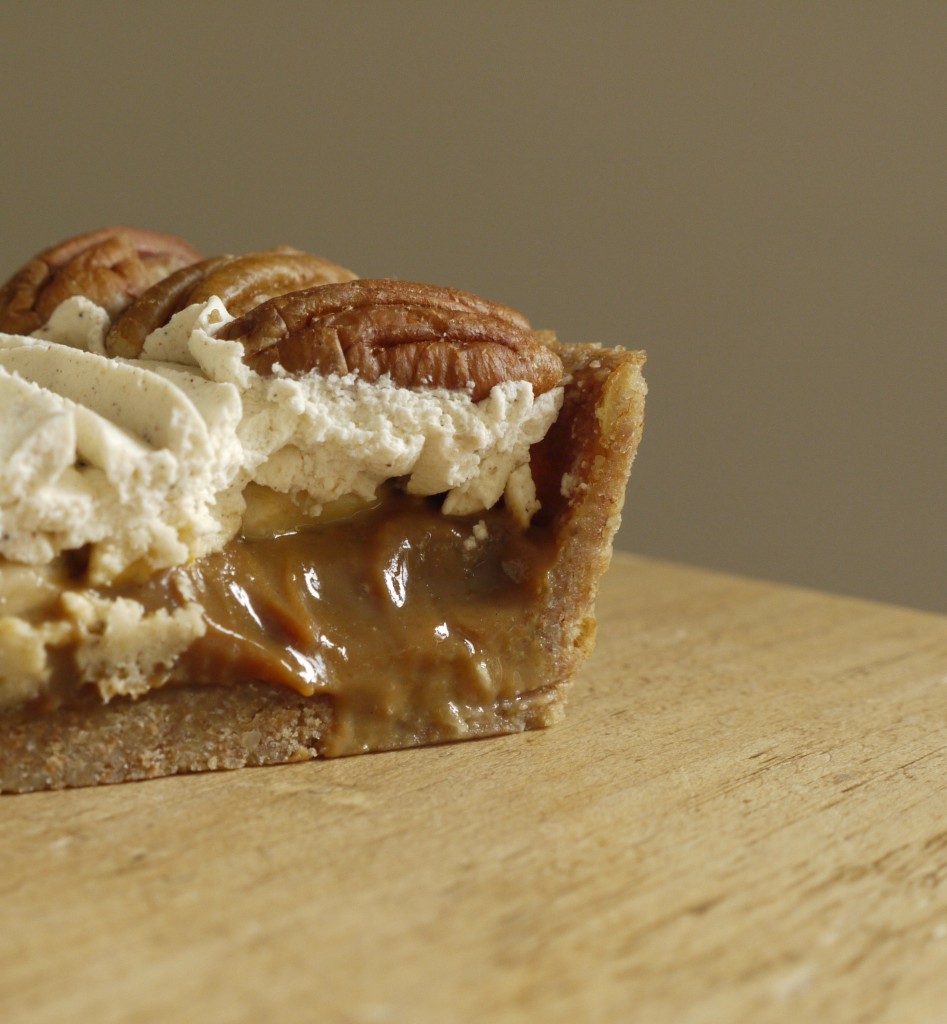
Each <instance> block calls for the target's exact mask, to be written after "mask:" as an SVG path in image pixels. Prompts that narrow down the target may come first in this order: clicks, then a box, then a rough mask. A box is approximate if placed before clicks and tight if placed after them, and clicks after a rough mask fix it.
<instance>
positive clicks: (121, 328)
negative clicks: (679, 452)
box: [0, 236, 645, 792]
mask: <svg viewBox="0 0 947 1024" xmlns="http://www.w3.org/2000/svg"><path fill="white" fill-rule="evenodd" d="M90 237H91V236H90ZM292 252H295V251H294V250H276V251H274V253H273V254H269V255H267V254H262V257H261V259H262V265H263V269H262V270H261V259H258V258H257V257H260V256H261V254H256V256H255V257H254V258H253V259H248V258H240V259H241V260H242V261H243V262H242V263H240V261H239V260H237V261H234V262H237V263H238V264H239V265H238V266H237V267H235V268H233V274H232V275H231V276H230V278H229V279H228V277H227V274H226V273H224V274H223V275H221V270H220V267H221V264H220V262H219V259H223V258H219V259H218V260H210V261H200V262H195V261H196V260H197V254H196V253H195V254H194V261H192V264H191V265H190V268H189V267H188V266H185V267H183V268H180V267H179V268H177V269H176V270H174V271H172V272H171V273H170V275H169V276H167V277H165V278H163V279H161V280H159V281H158V282H157V283H153V284H152V285H151V287H150V288H149V289H146V290H144V291H143V292H139V294H138V295H137V296H131V297H129V298H127V299H125V300H124V302H123V303H121V302H112V304H111V307H112V308H111V309H109V308H107V307H108V304H107V303H106V302H105V301H103V297H102V296H101V294H96V295H95V296H94V299H95V304H94V305H93V304H92V303H91V302H89V301H88V299H86V298H83V297H82V295H81V293H80V292H79V290H78V289H76V290H73V291H72V297H71V298H70V299H68V300H67V301H66V302H65V303H63V305H62V306H61V307H59V308H57V309H56V310H54V311H53V312H52V313H51V314H50V316H49V319H48V321H47V322H46V323H45V325H44V326H42V327H41V328H40V330H38V331H37V332H36V333H37V335H39V336H38V337H32V338H26V337H24V336H22V335H17V334H15V333H11V334H8V335H6V336H3V335H0V393H3V404H2V405H0V410H5V412H0V416H4V417H5V420H6V421H5V422H2V421H0V460H3V461H0V479H2V481H3V482H4V484H5V486H4V488H3V490H2V491H0V493H2V494H3V495H4V497H3V498H0V528H2V529H0V537H2V539H0V554H2V559H0V656H2V667H0V790H2V791H15V792H28V791H32V790H37V789H43V788H51V787H53V788H54V787H63V786H83V785H93V784H98V783H106V782H120V781H125V780H131V779H142V778H149V777H155V776H161V775H169V774H175V773H180V772H196V771H205V770H213V769H223V768H237V767H242V766H244V765H262V764H277V763H282V762H287V761H298V760H304V759H308V758H312V757H319V756H339V755H347V754H354V753H359V752H365V751H375V750H391V749H396V748H404V747H412V746H420V745H424V744H430V743H440V742H448V741H455V740H460V739H468V738H474V737H484V736H491V735H498V734H502V733H511V732H519V731H523V730H525V729H533V728H540V727H545V726H548V725H551V724H553V723H555V722H556V721H558V720H559V719H560V718H561V717H562V715H563V707H564V702H565V699H566V694H567V691H568V689H569V687H570V685H571V682H572V680H573V678H574V676H575V674H576V671H577V669H578V668H579V666H580V665H581V663H582V662H583V660H584V659H585V657H586V656H587V655H588V654H589V652H590V651H591V649H592V645H593V643H594V636H595V620H594V602H595V596H596V592H597V588H598V583H599V580H600V578H601V576H602V574H603V572H604V571H605V569H606V568H607V565H608V562H609V559H610V556H611V548H612V539H613V537H614V533H615V531H616V529H617V527H618V524H619V521H620V514H621V508H622V504H623V500H624V493H625V486H626V483H627V480H628V475H629V472H630V469H631V464H632V460H633V459H634V455H635V450H636V448H637V444H638V441H639V438H640V435H641V429H642V423H643V411H644V396H645V385H644V380H643V377H642V374H641V367H642V364H643V362H644V356H643V354H642V353H640V352H630V351H625V350H623V349H614V348H602V347H600V346H597V345H567V344H561V343H559V342H557V341H556V340H555V339H554V338H553V337H552V336H551V335H550V334H548V333H544V332H533V331H532V330H531V329H530V328H529V325H528V324H527V323H526V321H525V320H524V319H523V318H522V317H521V316H520V315H519V314H517V313H515V312H514V311H512V310H508V309H506V308H505V307H502V306H497V305H496V304H493V303H488V302H486V301H485V300H482V299H478V298H476V297H474V296H470V295H467V294H466V293H462V292H456V291H452V290H450V289H440V288H434V287H433V286H428V285H415V284H411V283H407V282H400V281H398V282H396V281H363V280H361V279H356V278H354V275H352V274H351V272H349V271H345V270H343V269H342V268H335V265H334V264H328V263H327V262H326V261H322V260H316V258H315V257H311V258H309V259H311V260H312V261H313V262H312V264H311V265H308V264H307V267H306V268H305V269H304V270H303V271H300V270H299V268H298V266H297V263H298V261H293V260H290V261H289V262H291V263H293V267H292V268H291V270H289V271H287V269H286V266H287V259H286V256H287V253H292ZM230 259H233V258H230ZM268 263H269V264H271V270H272V272H270V271H268V270H267V269H266V266H267V264H268ZM277 265H279V267H278V269H273V268H274V267H276V266H277ZM248 267H249V268H250V269H248ZM327 268H329V269H328V270H327ZM333 268H334V269H333ZM68 269H69V268H68V263H66V270H65V272H66V273H67V274H68ZM60 273H63V271H62V270H60ZM307 274H311V275H312V278H308V277H307V276H306V275H307ZM212 275H216V278H214V279H213V280H212V281H211V285H210V286H209V287H210V288H211V289H212V290H211V291H209V292H208V291H207V289H205V290H204V292H201V291H200V289H201V288H202V287H203V283H204V282H205V281H206V280H207V279H208V278H209V277H211V276H212ZM248 276H252V287H251V286H250V285H247V278H248ZM172 279H173V280H172ZM182 282H183V283H182ZM244 285H245V287H243V286H244ZM221 292H226V293H227V295H228V296H230V305H229V306H228V304H227V303H226V302H224V301H221V297H220V293H221ZM3 294H4V293H3V292H0V331H2V330H6V331H10V325H9V324H8V323H7V322H6V321H5V319H4V317H5V310H4V307H3V301H2V297H3ZM238 295H239V296H244V297H243V298H240V299H238V298H237V296H238ZM247 295H250V298H249V299H247V298H245V296H247ZM195 296H196V298H194V297H195ZM192 298H193V299H194V301H191V300H192ZM240 303H242V305H239V304H240ZM28 305H29V302H28V300H24V299H23V296H22V294H20V297H19V299H18V310H17V315H18V316H20V317H22V316H23V309H24V307H28ZM238 305H239V308H234V309H231V308H230V306H234V307H237V306H238ZM116 307H119V308H116ZM103 309H104V310H105V312H102V310H103ZM97 310H98V312H96V311H97ZM80 313H81V314H82V316H81V317H80V316H79V314H80ZM90 324H91V325H92V327H90V326H89V325H90ZM77 325H80V326H77ZM110 339H111V340H110ZM113 352H122V353H123V354H122V355H113V354H112V353H113ZM105 375H109V376H108V380H109V382H110V383H109V384H108V385H105V384H103V383H102V381H103V380H105V379H106V378H105ZM112 377H114V378H115V379H116V381H117V383H111V382H112ZM90 382H91V383H90ZM117 395H118V396H121V399H122V400H121V403H120V406H121V407H120V408H119V407H118V406H119V403H118V402H117V400H116V396H117ZM14 409H16V414H15V415H14V414H13V412H12V410H14ZM327 410H329V411H328V412H327ZM70 417H71V419H70ZM187 417H190V418H191V419H190V420H188V419H187ZM187 423H191V426H190V427H188V426H187ZM18 424H19V425H18ZM24 424H27V425H28V426H29V429H28V430H27V428H26V426H24ZM70 430H71V431H72V433H71V434H70V433H69V432H70ZM399 431H400V433H399ZM47 436H48V438H49V439H50V440H49V442H48V443H45V442H44V438H46V437H47ZM63 438H65V439H66V441H70V439H71V441H70V443H71V448H70V445H69V444H65V443H63ZM64 451H65V453H66V454H65V455H63V454H62V453H63V452H64ZM24 467H25V468H24ZM201 488H203V490H201ZM208 494H209V495H210V497H209V498H208V497H207V495H208ZM156 495H158V496H159V497H161V501H160V502H159V501H158V500H157V498H156ZM200 495H203V497H200ZM156 509H157V511H156ZM89 510H92V512H93V513H94V515H91V514H90V513H89ZM149 517H150V518H149Z"/></svg>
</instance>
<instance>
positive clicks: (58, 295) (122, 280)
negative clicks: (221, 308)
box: [0, 227, 200, 334]
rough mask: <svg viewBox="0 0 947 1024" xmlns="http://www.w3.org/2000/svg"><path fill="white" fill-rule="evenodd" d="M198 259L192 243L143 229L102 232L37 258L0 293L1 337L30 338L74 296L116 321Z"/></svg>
mask: <svg viewBox="0 0 947 1024" xmlns="http://www.w3.org/2000/svg"><path fill="white" fill-rule="evenodd" d="M198 259H200V254H199V253H198V251H197V250H196V249H195V248H194V247H193V246H192V245H191V244H190V242H186V241H184V240H183V239H181V238H176V237H175V236H173V235H162V234H158V233H157V232H154V231H143V230H141V229H139V228H129V227H110V228H102V229H101V230H99V231H92V232H89V233H87V234H83V235H77V236H76V237H74V238H69V239H66V240H65V241H64V242H60V243H59V244H58V245H55V246H51V247H50V248H48V249H45V250H43V252H41V253H38V254H37V255H36V256H34V257H33V258H32V259H31V260H30V261H29V262H28V263H27V264H26V265H25V266H23V267H22V268H21V269H20V270H18V271H17V272H16V273H15V274H14V275H13V276H12V277H11V278H10V279H9V280H8V281H7V282H6V283H5V284H4V285H3V286H2V287H0V331H3V332H6V333H10V334H30V333H31V332H33V331H35V330H37V329H38V328H40V327H42V326H43V325H44V324H45V323H46V322H47V321H48V320H49V317H50V316H51V315H52V313H53V311H54V310H55V309H56V307H57V306H58V305H59V304H60V303H61V302H64V301H65V300H66V299H68V298H71V297H72V296H74V295H84V296H85V297H86V298H88V299H90V300H91V301H92V302H95V303H96V304H97V305H99V306H102V307H103V308H104V309H105V310H106V311H107V312H108V314H109V316H110V317H112V318H113V319H114V318H115V317H116V316H118V314H119V313H120V312H121V311H122V310H123V309H125V307H126V306H127V305H128V304H129V303H130V302H131V301H132V300H133V299H135V298H136V297H137V296H138V295H140V294H141V293H142V292H144V291H146V290H147V289H148V288H149V287H150V286H151V285H152V284H154V283H155V282H156V281H160V280H161V279H162V278H164V277H165V276H167V275H168V274H169V273H172V272H173V271H175V270H177V269H178V268H179V267H183V266H186V265H188V264H190V263H193V262H194V261H195V260H198Z"/></svg>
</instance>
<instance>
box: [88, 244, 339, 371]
mask: <svg viewBox="0 0 947 1024" xmlns="http://www.w3.org/2000/svg"><path fill="white" fill-rule="evenodd" d="M354 277H355V274H353V273H352V271H351V270H346V269H345V268H344V267H340V266H338V265H337V264H335V263H331V262H330V261H329V260H326V259H323V258H322V257H321V256H313V255H311V254H310V253H307V252H302V251H300V250H299V249H293V248H290V247H289V246H283V247H280V248H277V249H272V250H269V251H267V252H256V253H249V254H247V255H245V256H216V257H214V258H212V259H209V260H204V261H203V262H202V263H197V264H194V265H193V266H190V267H186V268H183V269H182V270H180V271H178V272H177V273H175V274H172V275H171V276H170V277H168V278H166V279H165V280H163V281H159V282H158V283H157V284H155V285H153V286H152V287H151V288H150V289H149V290H148V291H146V292H145V293H144V294H142V295H141V296H139V298H138V299H137V300H136V301H135V302H133V303H132V304H131V305H130V306H129V307H128V308H127V309H126V310H125V312H124V313H123V314H122V316H121V317H120V318H119V319H118V320H117V321H116V322H115V323H114V324H113V325H112V328H111V330H110V331H109V333H108V335H107V336H106V338H105V351H106V352H107V353H108V354H109V355H113V356H124V357H125V358H129V359H131V358H134V357H135V356H137V355H139V354H140V352H141V350H142V347H143V346H144V343H145V338H147V336H148V335H149V334H150V333H151V332H152V331H154V330H156V329H157V328H159V327H163V326H164V325H165V324H166V323H167V322H168V321H169V320H170V319H171V317H172V316H173V315H174V314H175V313H178V312H180V311H181V310H182V309H184V308H186V307H187V306H190V305H193V304H194V303H197V302H207V301H208V300H209V299H210V298H211V297H213V296H215V295H216V296H217V297H218V298H220V299H221V301H222V302H223V303H224V305H225V306H226V307H227V310H228V312H230V313H231V314H232V315H233V316H241V315H242V314H244V313H246V312H247V311H248V310H250V309H252V308H254V307H255V306H258V305H259V304H260V303H261V302H264V301H266V300H267V299H271V298H274V297H276V296H278V295H283V294H285V293H286V292H292V291H297V290H299V289H300V288H308V287H312V286H313V285H318V284H326V283H330V282H337V281H338V282H341V281H349V280H352V279H353V278H354Z"/></svg>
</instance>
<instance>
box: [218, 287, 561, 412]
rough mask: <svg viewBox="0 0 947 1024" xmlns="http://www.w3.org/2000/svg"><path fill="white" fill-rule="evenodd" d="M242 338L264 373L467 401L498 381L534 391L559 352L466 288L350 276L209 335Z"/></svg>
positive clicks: (550, 378)
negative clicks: (346, 380) (390, 386)
mask: <svg viewBox="0 0 947 1024" xmlns="http://www.w3.org/2000/svg"><path fill="white" fill-rule="evenodd" d="M218 336H219V337H221V338H225V339H227V340H231V341H236V340H239V341H242V342H243V345H244V351H245V359H246V361H247V362H248V364H249V365H250V366H251V368H252V369H254V370H255V371H256V372H258V373H260V374H263V375H268V374H272V373H274V367H275V366H276V365H279V366H281V367H282V368H283V370H284V371H286V372H288V373H296V374H301V373H308V372H310V371H315V372H317V373H320V374H322V375H326V376H327V375H329V374H340V375H344V374H348V373H355V374H357V375H358V376H359V377H361V378H362V379H363V380H366V381H369V382H374V381H377V380H378V379H379V378H380V377H382V376H385V375H386V374H387V375H388V376H390V378H391V380H392V381H393V382H394V383H396V384H398V385H400V386H401V387H432V388H447V389H449V390H464V391H467V392H469V393H470V395H471V398H472V399H473V400H474V401H480V400H481V399H483V398H485V397H486V396H487V395H488V394H489V393H490V391H491V390H492V388H493V387H495V386H496V385H497V384H500V383H503V382H505V381H512V380H525V381H529V382H530V383H531V384H532V385H533V391H534V393H535V394H537V395H538V394H542V393H543V392H545V391H549V390H550V389H551V388H553V387H555V386H556V385H557V384H558V383H559V381H560V380H561V378H562V363H561V360H560V359H559V357H558V356H557V355H556V354H555V353H554V352H553V351H552V350H551V349H550V348H548V347H547V346H546V345H544V344H543V343H542V342H541V341H539V340H537V338H536V337H535V336H534V334H533V332H532V331H531V329H530V326H529V322H528V321H527V320H526V318H525V317H523V316H522V314H520V313H517V312H516V311H515V310H512V309H510V308H509V307H508V306H502V305H500V304H499V303H495V302H490V301H489V300H487V299H482V298H480V297H478V296H476V295H472V294H470V293H469V292H462V291H459V290H457V289H453V288H441V287H438V286H435V285H427V284H420V283H416V282H410V281H395V280H366V279H360V280H356V281H351V282H347V283H343V284H330V285H322V286H319V287H315V288H309V289H306V290H304V291H298V292H294V293H291V294H288V295H284V296H280V297H278V298H274V299H271V300H269V301H268V302H264V303H262V304H261V305H259V306H257V307H256V308H255V309H253V310H251V311H250V312H249V313H247V314H245V315H244V316H242V317H239V318H238V319H236V320H234V321H233V322H231V323H229V324H227V325H226V326H225V327H224V328H223V329H222V330H221V331H220V333H219V335H218Z"/></svg>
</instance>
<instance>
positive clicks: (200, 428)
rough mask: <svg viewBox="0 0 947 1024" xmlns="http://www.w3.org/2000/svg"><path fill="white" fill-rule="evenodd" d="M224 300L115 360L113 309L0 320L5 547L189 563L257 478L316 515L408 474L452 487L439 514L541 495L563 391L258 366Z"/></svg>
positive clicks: (524, 516)
mask: <svg viewBox="0 0 947 1024" xmlns="http://www.w3.org/2000/svg"><path fill="white" fill-rule="evenodd" d="M230 319H231V317H230V316H229V314H228V313H227V310H226V309H225V308H224V306H223V304H222V303H221V302H220V301H219V300H218V299H211V300H210V301H208V302H206V303H202V304H199V305H195V306H191V307H189V308H188V309H185V310H183V311H182V312H180V313H178V314H177V315H176V316H175V317H173V318H172V320H171V322H170V323H169V324H168V325H167V326H166V327H163V328H161V329H159V330H157V331H155V332H153V333H152V334H151V335H149V337H148V338H147V340H146V342H145V346H144V349H143V351H142V358H140V359H136V360H126V359H120V358H107V357H106V356H105V355H104V347H103V344H102V339H103V335H104V331H105V330H106V329H107V326H108V317H107V315H106V314H105V313H104V311H103V310H100V309H99V308H98V307H97V306H95V305H93V304H92V303H91V302H89V301H88V300H86V299H83V298H73V299H70V300H68V301H67V302H65V303H63V305H62V306H60V307H59V309H57V311H56V312H55V313H54V315H53V317H52V318H51V320H50V322H49V324H47V325H46V327H45V328H44V329H43V330H42V331H39V332H37V336H34V337H29V338H25V337H19V336H11V335H0V555H2V556H4V557H5V558H7V559H9V560H11V561H17V562H23V563H30V564H42V563H45V562H49V561H50V560H51V559H53V558H54V557H55V556H56V555H57V554H59V553H60V552H62V551H67V550H74V549H77V548H81V547H85V546H89V549H90V555H91V560H90V575H91V578H92V580H93V582H104V581H107V580H111V579H113V578H115V577H116V576H117V575H119V574H120V573H122V572H123V571H124V570H126V569H127V568H128V567H129V566H132V565H134V564H135V563H141V564H143V565H144V566H145V568H146V569H148V570H152V569H159V568H164V567H169V566H173V565H176V564H181V563H183V562H185V561H187V560H188V559H189V558H192V557H195V556H199V555H201V554H204V553H206V552H208V551H210V550H213V549H215V548H219V547H220V546H222V545H223V544H224V543H226V541H227V540H229V539H230V538H231V537H233V536H234V535H235V534H236V532H237V531H238V530H239V527H240V520H241V516H242V513H243V510H244V502H243V498H242V492H243V490H244V488H245V487H246V486H247V484H248V483H250V482H251V481H252V482H254V483H257V484H260V485H263V486H265V487H269V488H271V489H273V490H275V491H278V492H282V493H285V494H289V495H291V496H292V497H293V499H294V500H295V501H296V502H297V503H298V504H299V505H300V507H301V508H303V509H304V510H305V511H306V512H307V513H309V514H318V512H319V510H320V509H321V507H322V506H323V505H325V504H326V503H327V502H330V501H334V500H336V499H338V498H340V497H344V496H349V495H354V496H357V497H360V498H364V499H370V498H371V497H372V496H373V495H374V493H375V491H376V490H377V488H378V486H379V485H380V484H381V483H382V482H383V481H385V480H388V479H392V478H401V479H402V480H403V484H404V486H405V487H406V489H407V490H408V491H409V492H411V493H416V494H438V493H442V492H447V497H446V500H445V502H444V511H445V512H446V513H448V514H465V513H472V512H477V511H480V510H482V509H484V508H488V507H490V506H491V505H493V504H494V503H495V502H496V501H497V500H498V499H499V498H500V496H501V495H502V494H503V493H504V490H506V491H507V501H508V503H510V504H511V505H512V506H513V507H514V511H515V512H516V514H517V515H518V517H519V518H520V519H521V520H522V521H523V522H527V521H528V519H529V517H530V515H531V514H532V512H533V511H534V510H535V508H536V507H537V506H536V501H535V491H534V489H533V488H532V484H531V479H530V478H529V471H528V461H529V447H530V445H531V444H533V443H535V442H536V441H538V440H539V439H540V438H541V437H542V436H543V435H544V434H545V432H546V431H547V430H548V428H549V426H550V424H551V423H552V421H553V420H554V419H555V417H556V414H557V413H558V410H559V406H560V404H561V400H562V392H561V389H560V388H557V389H554V390H553V391H550V392H548V393H546V394H544V395H541V396H539V397H538V398H537V397H534V395H533V392H532V387H531V385H530V384H529V383H527V382H524V381H513V382H507V383H504V384H501V385H498V386H497V387H495V388H494V389H493V391H492V392H491V393H490V395H489V396H488V397H487V398H485V399H483V400H482V401H480V402H476V403H475V402H473V401H471V399H470V397H469V396H468V395H467V394H465V393H459V392H450V391H444V390H435V389H424V388H417V389H408V388H401V387H397V386H395V385H393V384H391V383H390V382H389V381H386V380H384V379H383V380H382V381H380V382H377V383H373V384H368V383H366V382H364V381H360V380H358V379H356V378H354V377H352V376H348V377H328V378H324V377H321V376H319V375H318V374H308V375H305V376H302V377H288V376H282V377H279V376H277V377H274V378H262V377H259V376H258V375H257V374H256V373H254V372H253V371H252V370H251V369H250V368H249V367H248V366H247V365H246V364H245V363H244V361H243V350H242V346H241V344H240V343H239V342H231V341H223V340H220V339H217V338H216V337H215V334H216V332H217V331H218V330H219V329H220V327H221V325H222V324H224V323H226V322H228V321H229V320H230Z"/></svg>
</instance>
